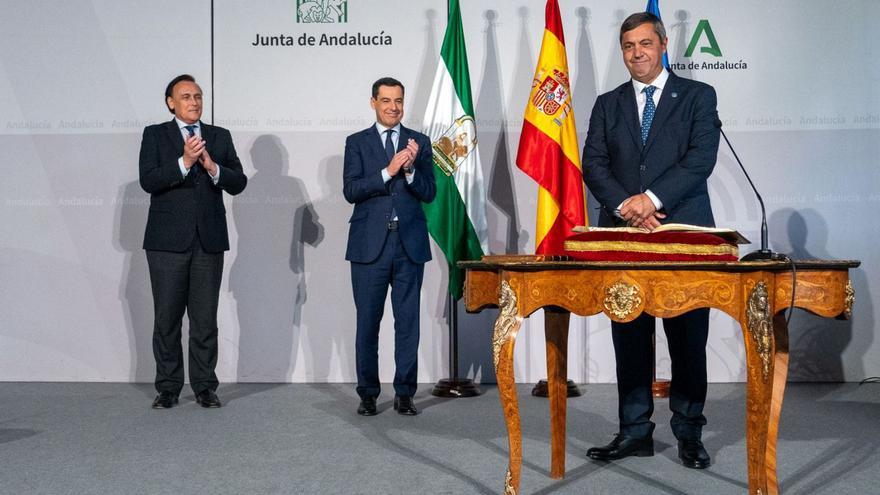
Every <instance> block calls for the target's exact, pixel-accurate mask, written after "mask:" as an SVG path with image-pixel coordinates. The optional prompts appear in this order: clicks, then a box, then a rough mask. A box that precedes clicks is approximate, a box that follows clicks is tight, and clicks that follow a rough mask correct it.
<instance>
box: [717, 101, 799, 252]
mask: <svg viewBox="0 0 880 495" xmlns="http://www.w3.org/2000/svg"><path fill="white" fill-rule="evenodd" d="M715 127H717V128H718V130H719V131H721V135H722V136H724V141H725V142H726V143H727V147H728V148H730V152H731V153H733V157H734V158H736V163H738V164H739V168H740V169H742V171H743V174H744V175H745V176H746V179H748V181H749V185H750V186H752V191H754V192H755V196H757V197H758V203H759V204H760V205H761V249H759V250H757V251H752V252H751V253H749V254H747V255H745V256H743V257H742V258H740V261H764V260H773V261H778V260H784V259H786V258H787V256H785V255H783V254H779V253H774V252H773V251H771V250H770V248H769V243H768V242H767V209H766V208H764V199H763V198H761V193H759V192H758V188H757V187H755V183H754V182H752V178H751V177H749V173H748V172H747V171H746V168H745V167H744V166H743V164H742V162H741V161H740V160H739V156H737V154H736V150H734V149H733V145H732V144H730V140H729V139H727V134H725V133H724V129H722V128H721V119H719V118H717V117H716V118H715Z"/></svg>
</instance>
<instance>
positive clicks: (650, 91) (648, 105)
mask: <svg viewBox="0 0 880 495" xmlns="http://www.w3.org/2000/svg"><path fill="white" fill-rule="evenodd" d="M656 90H657V88H656V87H654V86H648V87H646V88H645V89H643V90H642V92H643V93H645V96H646V98H645V110H644V111H643V112H642V145H643V146H644V144H645V143H646V142H647V141H648V132H649V131H650V130H651V121H653V120H654V110H656V109H657V107H655V106H654V91H656Z"/></svg>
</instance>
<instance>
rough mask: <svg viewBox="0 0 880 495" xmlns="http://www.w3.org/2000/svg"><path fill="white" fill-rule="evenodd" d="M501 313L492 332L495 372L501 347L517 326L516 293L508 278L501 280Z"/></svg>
mask: <svg viewBox="0 0 880 495" xmlns="http://www.w3.org/2000/svg"><path fill="white" fill-rule="evenodd" d="M498 301H499V307H500V308H501V313H500V314H499V315H498V319H497V320H495V331H494V332H493V334H492V359H493V360H494V361H495V372H496V373H497V372H498V361H499V360H500V358H501V348H502V347H504V344H506V343H507V341H508V340H510V333H511V331H512V330H513V327H514V326H516V293H514V292H513V289H511V288H510V283H508V282H507V280H502V281H501V294H500V297H499V299H498Z"/></svg>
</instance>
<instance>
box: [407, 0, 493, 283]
mask: <svg viewBox="0 0 880 495" xmlns="http://www.w3.org/2000/svg"><path fill="white" fill-rule="evenodd" d="M424 126H425V134H427V135H428V136H429V137H430V138H431V142H432V143H433V146H432V147H433V152H434V179H435V182H436V183H437V195H436V197H435V198H434V201H433V202H431V203H428V204H424V205H423V208H424V210H425V215H426V216H427V218H428V231H429V232H430V233H431V237H433V238H434V241H435V242H436V243H437V245H438V246H440V249H441V250H443V254H445V255H446V261H447V262H448V263H449V293H450V294H452V296H453V297H455V298H456V299H457V298H459V297H461V293H462V285H463V283H464V274H463V272H462V271H461V270H459V269H458V268H456V266H455V264H456V263H457V262H459V261H462V260H474V259H480V257H481V256H482V255H483V254H484V253H486V252H488V248H489V243H488V237H489V235H488V227H487V226H486V187H485V184H484V183H483V171H482V168H481V166H480V154H479V152H478V150H477V128H476V123H475V122H474V103H473V99H472V98H471V82H470V73H469V71H468V61H467V49H466V48H465V44H464V32H463V30H462V26H461V9H460V8H459V5H458V0H450V1H449V20H448V24H447V26H446V35H445V36H444V37H443V47H442V48H441V50H440V62H439V63H438V64H437V74H436V75H435V76H434V86H433V88H432V89H431V97H430V98H429V100H428V108H427V109H426V110H425V122H424Z"/></svg>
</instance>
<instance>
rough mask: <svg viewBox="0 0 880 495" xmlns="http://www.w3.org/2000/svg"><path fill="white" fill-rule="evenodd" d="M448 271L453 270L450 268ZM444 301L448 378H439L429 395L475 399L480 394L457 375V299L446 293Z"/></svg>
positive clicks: (471, 383)
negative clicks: (446, 310) (447, 319)
mask: <svg viewBox="0 0 880 495" xmlns="http://www.w3.org/2000/svg"><path fill="white" fill-rule="evenodd" d="M449 269H450V270H454V269H455V268H453V267H450V268H449ZM447 294H448V297H447V299H446V301H447V305H448V307H449V310H448V312H447V314H448V316H449V376H450V377H449V378H441V379H440V380H439V381H438V382H437V384H436V385H434V388H433V389H432V390H431V395H433V396H435V397H444V398H450V399H454V398H458V397H476V396H478V395H480V394H482V392H481V391H480V389H479V387H477V385H476V384H475V383H474V381H473V380H471V379H470V378H461V377H459V375H458V299H456V298H455V296H453V295H452V292H449V291H447Z"/></svg>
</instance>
